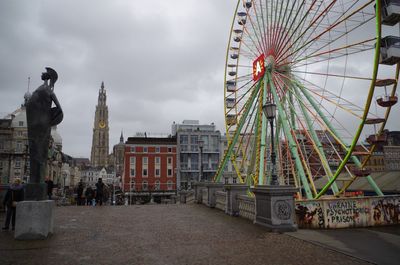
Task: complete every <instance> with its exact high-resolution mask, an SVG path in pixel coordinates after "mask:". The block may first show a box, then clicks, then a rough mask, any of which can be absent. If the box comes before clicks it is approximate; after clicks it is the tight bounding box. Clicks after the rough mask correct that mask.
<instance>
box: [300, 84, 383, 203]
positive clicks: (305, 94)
mask: <svg viewBox="0 0 400 265" xmlns="http://www.w3.org/2000/svg"><path fill="white" fill-rule="evenodd" d="M296 85H297V86H299V88H300V90H301V91H302V92H303V95H304V96H305V97H306V98H307V100H308V102H310V103H311V105H312V106H313V107H314V109H315V110H316V111H317V112H318V114H319V116H320V117H321V118H322V119H323V121H324V122H325V124H326V125H327V126H328V128H329V129H330V131H331V133H333V134H334V136H335V138H337V139H338V140H340V141H341V142H342V143H343V141H342V139H341V137H340V135H339V134H338V133H337V131H336V130H335V128H333V126H332V125H331V123H330V122H329V121H328V119H327V118H326V117H325V115H324V114H323V113H322V112H321V111H320V109H319V108H318V106H317V104H316V102H315V101H314V100H313V98H312V96H311V95H310V94H309V93H308V91H307V89H304V87H302V85H301V84H300V83H299V82H296ZM302 88H303V89H302ZM347 148H348V147H347V145H345V150H346V151H347ZM350 159H352V161H353V162H354V164H355V165H356V166H357V167H361V162H360V160H359V159H358V158H357V157H356V156H354V155H352V156H350ZM343 160H344V159H343ZM343 167H344V165H343ZM340 172H341V170H339V169H338V170H337V171H336V173H335V174H334V176H333V177H332V178H331V180H330V181H328V183H327V184H326V185H325V186H324V187H323V188H322V190H321V191H320V192H319V193H318V194H317V198H319V197H320V196H321V195H322V194H324V193H325V192H326V190H327V189H329V188H330V186H331V185H332V184H333V182H334V181H335V180H336V178H337V177H338V176H339V173H340ZM367 178H368V177H367ZM368 182H370V184H371V185H372V186H373V188H374V190H375V192H376V193H377V194H383V193H382V191H381V190H380V189H379V187H378V186H377V185H376V183H375V182H374V180H373V179H372V178H370V177H369V178H368Z"/></svg>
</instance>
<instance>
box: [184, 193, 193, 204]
mask: <svg viewBox="0 0 400 265" xmlns="http://www.w3.org/2000/svg"><path fill="white" fill-rule="evenodd" d="M193 202H194V191H189V192H188V193H187V195H186V203H193Z"/></svg>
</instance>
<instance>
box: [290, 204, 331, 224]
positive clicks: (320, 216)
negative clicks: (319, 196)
mask: <svg viewBox="0 0 400 265" xmlns="http://www.w3.org/2000/svg"><path fill="white" fill-rule="evenodd" d="M295 211H296V216H297V223H298V225H299V227H302V228H303V227H304V228H306V227H319V228H324V225H325V221H324V212H323V210H322V207H321V204H320V203H319V202H316V203H312V204H304V205H303V204H296V210H295Z"/></svg>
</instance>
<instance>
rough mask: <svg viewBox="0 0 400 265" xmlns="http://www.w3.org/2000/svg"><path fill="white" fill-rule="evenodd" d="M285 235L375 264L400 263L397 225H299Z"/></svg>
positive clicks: (399, 230)
mask: <svg viewBox="0 0 400 265" xmlns="http://www.w3.org/2000/svg"><path fill="white" fill-rule="evenodd" d="M288 235H291V236H294V237H296V238H299V239H303V240H307V241H308V242H312V243H314V244H317V245H320V246H324V247H327V248H330V249H333V250H336V251H339V252H343V253H346V254H348V255H351V256H353V257H358V258H361V259H364V260H368V261H370V262H373V263H376V264H381V265H385V264H388V265H389V264H400V226H386V227H375V228H359V229H337V230H306V229H302V230H299V231H297V232H295V233H288Z"/></svg>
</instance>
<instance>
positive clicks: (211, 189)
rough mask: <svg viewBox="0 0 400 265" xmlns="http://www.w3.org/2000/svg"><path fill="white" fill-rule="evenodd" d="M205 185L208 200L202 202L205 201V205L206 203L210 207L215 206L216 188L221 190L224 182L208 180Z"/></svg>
mask: <svg viewBox="0 0 400 265" xmlns="http://www.w3.org/2000/svg"><path fill="white" fill-rule="evenodd" d="M205 187H206V188H207V190H208V200H207V201H206V202H204V203H205V205H207V206H208V207H210V208H215V204H216V196H215V192H216V191H218V190H222V189H223V187H224V184H222V183H215V182H209V183H206V184H205Z"/></svg>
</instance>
